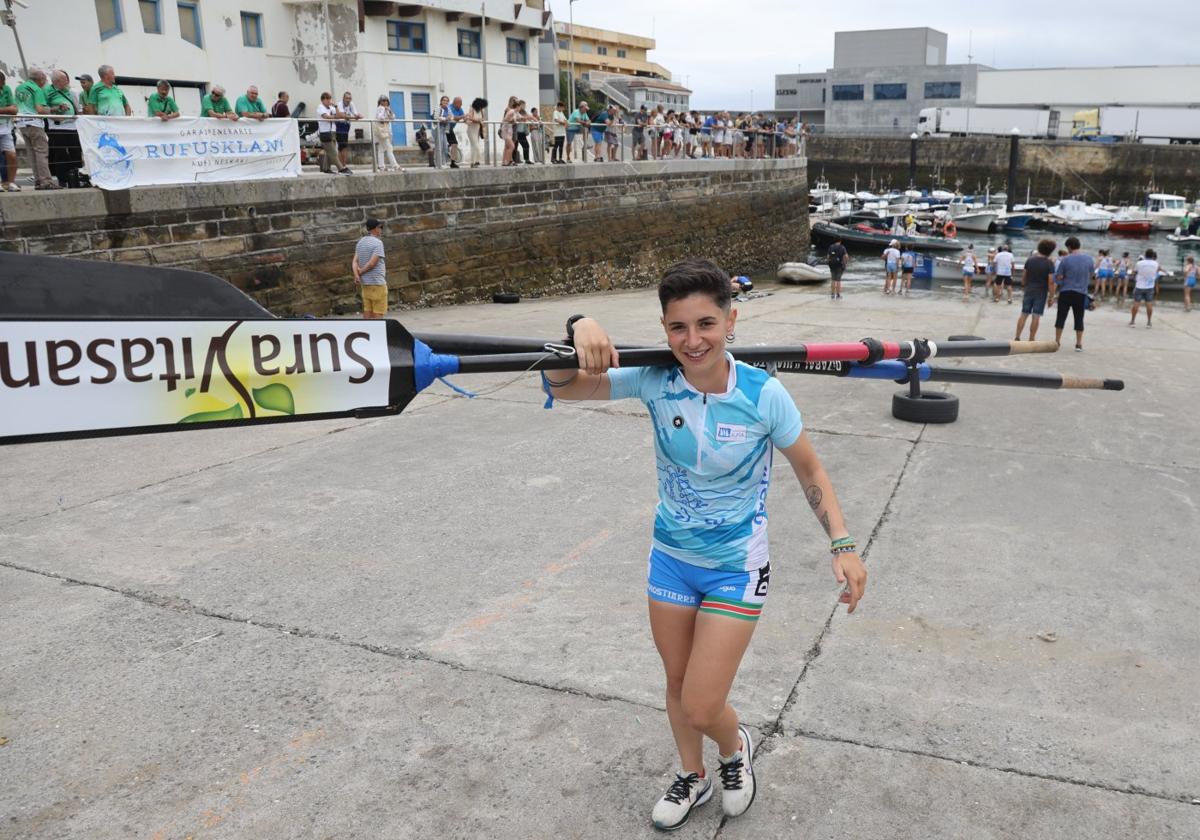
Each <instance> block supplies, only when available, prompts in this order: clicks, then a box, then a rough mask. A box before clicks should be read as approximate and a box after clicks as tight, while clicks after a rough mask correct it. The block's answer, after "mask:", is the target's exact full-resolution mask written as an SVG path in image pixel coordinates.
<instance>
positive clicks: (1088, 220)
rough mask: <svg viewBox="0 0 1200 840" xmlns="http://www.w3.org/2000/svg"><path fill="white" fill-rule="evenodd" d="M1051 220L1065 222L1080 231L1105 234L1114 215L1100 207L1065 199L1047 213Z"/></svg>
mask: <svg viewBox="0 0 1200 840" xmlns="http://www.w3.org/2000/svg"><path fill="white" fill-rule="evenodd" d="M1046 212H1047V213H1049V214H1050V216H1051V218H1054V219H1058V220H1059V221H1060V222H1065V223H1066V224H1068V225H1072V226H1074V227H1075V228H1077V229H1079V230H1091V231H1097V232H1100V233H1103V232H1104V231H1106V230H1108V226H1109V224H1110V223H1111V222H1112V219H1113V214H1112V213H1109V212H1108V211H1107V210H1104V209H1103V208H1100V207H1092V206H1090V205H1087V204H1084V203H1083V202H1082V201H1077V200H1075V199H1073V198H1064V199H1063V200H1062V201H1060V202H1059V203H1058V204H1056V205H1054V206H1053V207H1050V208H1049V209H1048V210H1047V211H1046Z"/></svg>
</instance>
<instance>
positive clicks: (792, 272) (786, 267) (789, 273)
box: [775, 262, 829, 283]
mask: <svg viewBox="0 0 1200 840" xmlns="http://www.w3.org/2000/svg"><path fill="white" fill-rule="evenodd" d="M775 276H776V277H778V278H779V279H780V280H782V281H784V282H785V283H824V282H825V281H826V280H828V279H829V266H827V265H809V264H808V263H802V262H788V263H783V264H782V265H780V266H779V268H778V269H777V270H776V272H775Z"/></svg>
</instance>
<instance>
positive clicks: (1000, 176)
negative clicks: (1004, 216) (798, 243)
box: [807, 136, 1200, 204]
mask: <svg viewBox="0 0 1200 840" xmlns="http://www.w3.org/2000/svg"><path fill="white" fill-rule="evenodd" d="M910 142H911V141H910V140H909V139H907V138H899V137H834V136H818V137H813V138H811V139H810V140H809V142H808V147H807V149H808V168H809V171H810V172H811V173H812V177H813V179H814V180H815V179H816V178H818V177H819V176H820V175H821V174H822V173H824V175H825V177H826V178H827V179H828V180H829V181H830V183H831V184H833V185H834V186H836V187H837V188H839V189H843V190H850V189H852V187H853V183H854V178H855V177H856V176H857V178H858V188H859V189H860V190H863V189H871V188H872V181H873V182H874V188H876V189H880V188H886V187H899V188H904V187H905V186H907V185H908V161H909V150H910ZM1008 151H1009V140H1008V138H1007V137H947V138H940V137H926V138H922V139H920V140H918V141H917V185H918V186H919V187H923V188H926V189H928V188H931V187H933V186H935V185H936V186H938V187H944V188H946V189H951V190H953V189H954V188H955V187H956V186H957V187H958V188H959V189H961V191H963V192H966V193H973V192H975V191H976V190H980V191H982V190H983V189H984V187H985V185H986V184H987V183H988V181H989V179H990V181H991V187H992V192H997V191H1000V190H1003V189H1005V184H1006V181H1007V179H1008ZM1198 184H1200V147H1197V146H1151V145H1144V144H1139V143H1114V144H1103V143H1087V142H1080V141H1067V140H1022V141H1021V144H1020V157H1019V162H1018V172H1017V191H1016V192H1017V201H1018V202H1023V201H1024V200H1025V194H1026V189H1027V188H1028V190H1029V193H1030V195H1031V197H1032V198H1033V199H1034V200H1037V199H1038V198H1043V199H1045V200H1047V201H1050V202H1056V201H1058V200H1059V199H1060V198H1063V197H1067V198H1070V197H1072V196H1075V197H1079V198H1084V199H1086V200H1087V201H1100V202H1103V203H1105V204H1121V203H1140V202H1142V201H1144V200H1145V196H1146V193H1147V192H1148V191H1153V192H1168V193H1178V194H1180V195H1190V196H1192V197H1196V192H1197V185H1198ZM1151 187H1153V189H1150V188H1151Z"/></svg>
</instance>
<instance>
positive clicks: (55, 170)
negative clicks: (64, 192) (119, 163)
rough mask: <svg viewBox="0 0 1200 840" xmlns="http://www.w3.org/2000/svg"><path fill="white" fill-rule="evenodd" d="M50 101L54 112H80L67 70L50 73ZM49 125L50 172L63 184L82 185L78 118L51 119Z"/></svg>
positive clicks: (48, 99)
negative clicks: (76, 121)
mask: <svg viewBox="0 0 1200 840" xmlns="http://www.w3.org/2000/svg"><path fill="white" fill-rule="evenodd" d="M46 104H47V105H48V106H49V107H50V113H52V114H61V115H62V116H64V117H74V116H75V115H77V114H78V113H79V103H78V102H77V101H76V100H75V94H73V93H71V77H70V76H68V75H67V74H66V72H65V71H63V70H55V71H54V72H53V73H51V74H50V88H49V89H48V90H47V91H46ZM49 126H50V129H49V131H48V132H47V134H48V136H49V139H50V174H51V175H53V176H54V178H55V180H56V181H58V185H59V186H60V187H78V186H80V183H79V167H80V166H81V165H82V163H83V149H82V148H81V147H80V145H79V132H78V131H77V130H76V128H75V120H50V123H49Z"/></svg>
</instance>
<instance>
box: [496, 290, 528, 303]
mask: <svg viewBox="0 0 1200 840" xmlns="http://www.w3.org/2000/svg"><path fill="white" fill-rule="evenodd" d="M520 302H521V296H520V295H519V294H517V293H516V292H496V293H495V294H494V295H492V303H520Z"/></svg>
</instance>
